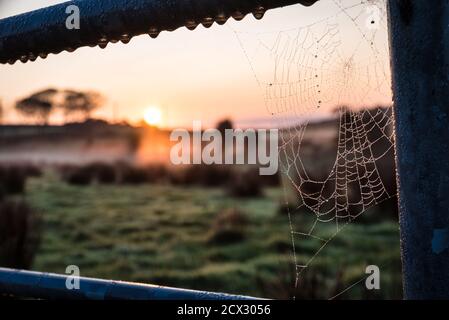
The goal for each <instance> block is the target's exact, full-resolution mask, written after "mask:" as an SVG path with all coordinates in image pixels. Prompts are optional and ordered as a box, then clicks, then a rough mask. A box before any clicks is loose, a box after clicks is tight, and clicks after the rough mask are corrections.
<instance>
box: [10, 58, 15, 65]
mask: <svg viewBox="0 0 449 320" xmlns="http://www.w3.org/2000/svg"><path fill="white" fill-rule="evenodd" d="M8 63H9V64H10V65H13V64H14V63H16V60H14V59H10V60H8Z"/></svg>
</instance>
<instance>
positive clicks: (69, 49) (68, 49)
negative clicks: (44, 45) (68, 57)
mask: <svg viewBox="0 0 449 320" xmlns="http://www.w3.org/2000/svg"><path fill="white" fill-rule="evenodd" d="M65 49H66V51H67V52H73V51H75V48H71V47H68V48H65Z"/></svg>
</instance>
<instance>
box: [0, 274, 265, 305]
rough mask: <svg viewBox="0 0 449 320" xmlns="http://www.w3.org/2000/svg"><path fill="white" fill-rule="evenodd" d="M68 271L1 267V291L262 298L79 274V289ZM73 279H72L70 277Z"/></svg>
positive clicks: (82, 296) (47, 295)
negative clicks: (72, 286) (70, 283)
mask: <svg viewBox="0 0 449 320" xmlns="http://www.w3.org/2000/svg"><path fill="white" fill-rule="evenodd" d="M68 277H69V276H68V275H58V274H52V273H42V272H34V271H24V270H14V269H6V268H0V294H5V295H12V296H15V297H26V298H38V299H73V300H86V299H88V300H117V299H119V300H258V299H259V298H253V297H247V296H238V295H230V294H224V293H214V292H207V291H195V290H186V289H177V288H170V287H162V286H155V285H147V284H140V283H131V282H123V281H112V280H101V279H93V278H85V277H80V278H79V285H80V286H79V289H73V290H69V289H67V287H66V281H67V279H68ZM69 280H70V279H69Z"/></svg>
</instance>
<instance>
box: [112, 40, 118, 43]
mask: <svg viewBox="0 0 449 320" xmlns="http://www.w3.org/2000/svg"><path fill="white" fill-rule="evenodd" d="M110 42H111V43H117V42H118V40H117V39H111V41H110Z"/></svg>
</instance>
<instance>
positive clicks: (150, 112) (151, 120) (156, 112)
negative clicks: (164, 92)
mask: <svg viewBox="0 0 449 320" xmlns="http://www.w3.org/2000/svg"><path fill="white" fill-rule="evenodd" d="M143 119H144V120H145V122H146V123H147V124H149V125H150V126H159V125H161V123H162V112H161V109H159V108H157V107H148V108H147V109H145V113H144V115H143Z"/></svg>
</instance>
